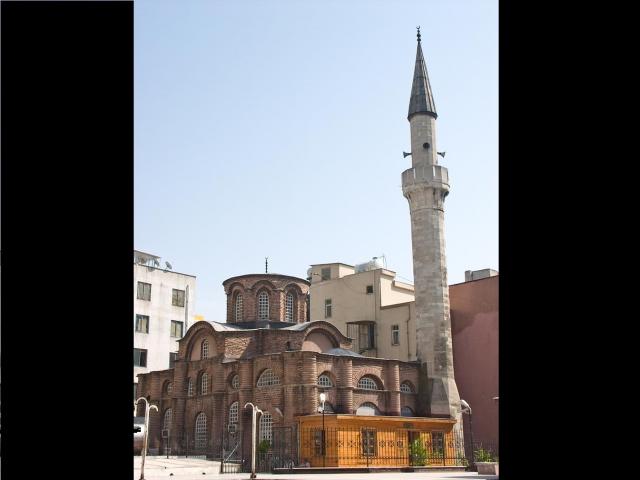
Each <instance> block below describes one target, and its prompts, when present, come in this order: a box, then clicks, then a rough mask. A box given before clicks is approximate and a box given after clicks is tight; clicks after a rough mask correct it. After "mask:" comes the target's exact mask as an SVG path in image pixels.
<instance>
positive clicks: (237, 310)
mask: <svg viewBox="0 0 640 480" xmlns="http://www.w3.org/2000/svg"><path fill="white" fill-rule="evenodd" d="M242 308H243V307H242V294H241V293H239V294H238V296H237V297H236V304H235V307H234V309H235V311H234V317H235V320H236V322H241V321H242Z"/></svg>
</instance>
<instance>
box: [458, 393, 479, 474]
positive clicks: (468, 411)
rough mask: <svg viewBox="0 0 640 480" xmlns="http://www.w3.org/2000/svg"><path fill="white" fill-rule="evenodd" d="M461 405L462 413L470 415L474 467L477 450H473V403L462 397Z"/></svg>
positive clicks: (472, 464)
mask: <svg viewBox="0 0 640 480" xmlns="http://www.w3.org/2000/svg"><path fill="white" fill-rule="evenodd" d="M460 405H462V413H466V414H467V415H469V435H470V436H471V466H472V467H473V466H474V465H475V464H476V462H475V452H474V450H473V416H472V415H471V413H472V412H471V405H469V404H468V403H467V402H466V401H465V400H462V399H460Z"/></svg>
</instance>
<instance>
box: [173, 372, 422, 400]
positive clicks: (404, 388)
mask: <svg viewBox="0 0 640 480" xmlns="http://www.w3.org/2000/svg"><path fill="white" fill-rule="evenodd" d="M230 383H231V387H232V388H234V389H236V390H237V389H238V388H240V376H239V375H237V374H236V375H234V376H233V377H232V378H231V382H230ZM274 385H280V377H278V375H276V374H275V373H274V372H273V370H271V369H270V368H267V369H266V370H265V371H263V372H262V374H261V375H260V377H259V378H258V381H257V382H256V386H257V387H270V386H274ZM317 385H318V386H319V387H322V388H332V387H333V386H334V384H333V381H332V380H331V377H329V375H327V374H324V373H323V374H322V375H320V376H319V377H318V381H317ZM199 387H200V389H199V390H198V394H200V395H204V394H206V393H208V392H209V375H208V374H207V373H203V374H202V375H201V376H200V385H199ZM357 388H359V389H361V390H380V388H379V387H378V384H377V382H376V381H375V379H374V378H373V377H370V376H364V377H362V378H360V380H359V381H358V386H357ZM165 391H166V393H167V394H169V395H171V392H172V391H173V383H171V382H168V383H167V385H166V387H165ZM400 392H401V393H415V390H414V388H413V385H411V383H409V382H402V383H401V384H400ZM194 394H195V389H194V384H193V379H192V378H189V379H187V396H189V397H192V396H193V395H194Z"/></svg>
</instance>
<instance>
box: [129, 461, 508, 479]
mask: <svg viewBox="0 0 640 480" xmlns="http://www.w3.org/2000/svg"><path fill="white" fill-rule="evenodd" d="M133 458H134V462H133V463H134V470H133V478H134V480H138V479H139V478H140V461H141V457H139V456H134V457H133ZM144 478H145V480H160V479H162V480H207V479H208V480H212V479H216V480H248V479H249V474H248V473H225V474H221V473H220V462H215V461H211V460H201V459H197V458H184V457H182V458H178V457H169V458H166V457H159V456H151V457H149V456H148V457H146V459H145V464H144ZM257 478H258V480H259V479H265V480H266V479H272V480H309V479H311V480H446V479H470V480H471V479H476V480H494V479H495V480H497V479H498V476H497V475H478V473H476V472H381V473H312V474H309V473H303V474H289V473H282V474H274V473H258V474H257Z"/></svg>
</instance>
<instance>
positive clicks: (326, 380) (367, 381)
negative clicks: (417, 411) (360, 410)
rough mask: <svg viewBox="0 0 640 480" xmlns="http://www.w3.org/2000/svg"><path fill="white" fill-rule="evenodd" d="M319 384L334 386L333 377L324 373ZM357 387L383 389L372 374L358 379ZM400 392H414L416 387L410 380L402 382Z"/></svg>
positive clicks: (328, 386)
mask: <svg viewBox="0 0 640 480" xmlns="http://www.w3.org/2000/svg"><path fill="white" fill-rule="evenodd" d="M317 383H318V386H319V387H323V388H331V387H333V386H334V385H333V381H332V380H331V377H329V375H326V374H324V373H323V374H322V375H320V376H319V377H318V382H317ZM357 388H359V389H361V390H381V389H380V388H379V386H378V382H377V381H376V379H374V378H373V377H372V376H364V377H361V378H360V380H358V386H357ZM400 392H402V393H414V388H413V386H412V385H411V383H409V382H402V383H401V384H400Z"/></svg>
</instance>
